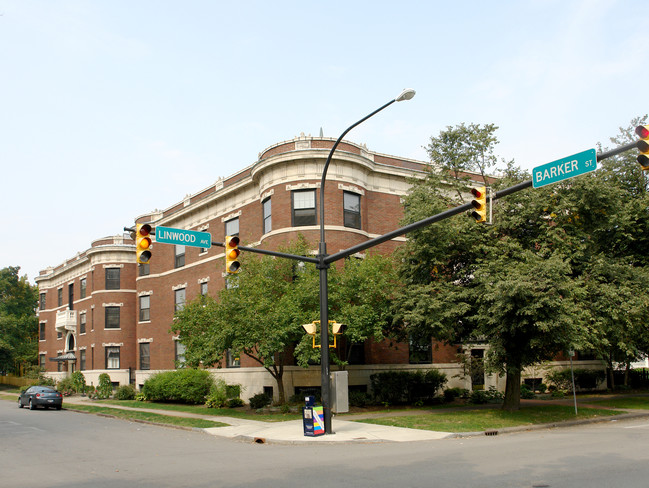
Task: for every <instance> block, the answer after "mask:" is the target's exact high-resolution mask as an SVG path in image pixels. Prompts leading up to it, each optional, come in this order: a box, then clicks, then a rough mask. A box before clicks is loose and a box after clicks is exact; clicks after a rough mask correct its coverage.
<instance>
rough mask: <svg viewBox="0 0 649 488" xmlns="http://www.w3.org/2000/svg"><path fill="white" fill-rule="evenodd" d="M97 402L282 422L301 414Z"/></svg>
mask: <svg viewBox="0 0 649 488" xmlns="http://www.w3.org/2000/svg"><path fill="white" fill-rule="evenodd" d="M95 402H96V403H98V404H106V405H120V406H123V407H130V408H152V409H155V410H166V411H172V412H188V413H196V414H200V415H212V416H214V417H234V418H241V419H249V420H260V421H262V422H284V421H286V420H299V419H301V418H302V414H298V413H281V412H276V413H256V412H254V411H251V410H249V409H236V408H207V407H206V406H205V405H186V404H180V403H156V402H140V401H137V400H95Z"/></svg>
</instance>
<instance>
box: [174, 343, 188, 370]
mask: <svg viewBox="0 0 649 488" xmlns="http://www.w3.org/2000/svg"><path fill="white" fill-rule="evenodd" d="M175 343H176V344H175V349H176V350H175V358H176V367H177V368H184V367H185V350H186V347H185V344H183V343H182V342H180V341H175Z"/></svg>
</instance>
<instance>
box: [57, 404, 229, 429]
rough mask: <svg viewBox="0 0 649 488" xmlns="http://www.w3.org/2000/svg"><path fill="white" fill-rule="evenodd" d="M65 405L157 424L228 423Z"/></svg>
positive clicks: (198, 424) (211, 425)
mask: <svg viewBox="0 0 649 488" xmlns="http://www.w3.org/2000/svg"><path fill="white" fill-rule="evenodd" d="M64 402H65V401H64ZM64 406H66V405H64ZM66 407H67V408H70V409H73V410H80V411H82V412H88V413H94V414H104V415H111V416H113V417H117V418H120V419H125V420H142V421H146V422H156V423H159V424H166V425H176V426H182V427H196V428H199V429H206V428H209V427H224V426H227V425H228V424H224V423H223V422H214V421H212V420H205V419H200V418H198V419H197V418H191V417H176V416H173V415H161V414H159V413H151V412H139V411H137V410H121V409H119V408H111V407H100V406H96V405H78V404H74V405H73V404H70V405H67V406H66Z"/></svg>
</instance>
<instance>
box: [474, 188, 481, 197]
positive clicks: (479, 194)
mask: <svg viewBox="0 0 649 488" xmlns="http://www.w3.org/2000/svg"><path fill="white" fill-rule="evenodd" d="M471 194H472V195H473V196H474V197H476V198H480V197H482V192H481V191H480V190H478V189H477V188H471Z"/></svg>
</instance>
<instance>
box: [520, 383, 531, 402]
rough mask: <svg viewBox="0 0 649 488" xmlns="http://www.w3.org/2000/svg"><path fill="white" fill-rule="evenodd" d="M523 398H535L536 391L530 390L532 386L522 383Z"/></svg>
mask: <svg viewBox="0 0 649 488" xmlns="http://www.w3.org/2000/svg"><path fill="white" fill-rule="evenodd" d="M521 398H524V399H527V400H529V399H531V398H534V392H533V391H532V390H530V387H529V386H527V385H525V384H523V385H521Z"/></svg>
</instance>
